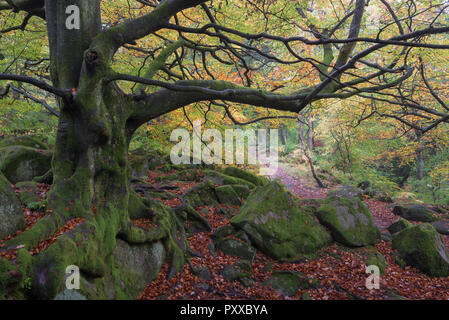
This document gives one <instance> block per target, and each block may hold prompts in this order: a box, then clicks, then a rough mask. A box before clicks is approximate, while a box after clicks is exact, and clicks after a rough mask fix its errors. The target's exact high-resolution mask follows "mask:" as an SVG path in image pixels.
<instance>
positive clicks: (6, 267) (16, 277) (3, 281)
mask: <svg viewBox="0 0 449 320" xmlns="http://www.w3.org/2000/svg"><path fill="white" fill-rule="evenodd" d="M22 278H23V275H22V273H21V272H20V270H19V268H18V267H17V266H16V265H14V264H13V263H12V262H10V261H8V260H6V259H3V258H0V300H6V299H16V298H18V292H17V290H18V289H20V284H21V283H22V281H23V279H22Z"/></svg>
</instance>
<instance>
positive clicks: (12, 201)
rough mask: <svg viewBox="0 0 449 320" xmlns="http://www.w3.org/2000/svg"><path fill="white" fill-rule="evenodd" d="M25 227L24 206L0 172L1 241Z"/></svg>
mask: <svg viewBox="0 0 449 320" xmlns="http://www.w3.org/2000/svg"><path fill="white" fill-rule="evenodd" d="M24 227H25V219H24V217H23V212H22V206H21V204H20V201H19V200H18V199H17V197H16V195H15V192H14V189H13V188H12V187H11V183H10V182H9V181H8V180H7V179H6V178H5V176H4V175H3V174H2V173H1V172H0V239H4V238H6V237H7V236H9V235H11V234H13V233H15V232H16V231H17V230H20V229H23V228H24Z"/></svg>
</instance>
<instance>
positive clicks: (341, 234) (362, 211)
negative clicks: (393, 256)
mask: <svg viewBox="0 0 449 320" xmlns="http://www.w3.org/2000/svg"><path fill="white" fill-rule="evenodd" d="M316 215H317V217H318V219H319V220H320V222H321V224H323V225H324V226H326V227H327V228H328V229H329V230H330V231H331V234H332V237H333V238H334V240H335V241H337V242H340V243H341V244H344V245H346V246H350V247H361V246H366V245H374V244H376V243H377V241H378V240H379V239H380V231H379V229H378V228H377V227H376V226H375V225H374V222H373V217H372V215H371V212H370V210H369V209H368V208H367V207H366V206H365V204H364V203H363V202H362V201H361V200H360V199H358V198H355V197H348V198H343V197H337V196H330V197H329V196H328V197H327V198H326V200H325V202H324V204H323V205H321V206H320V207H319V208H318V210H317V212H316Z"/></svg>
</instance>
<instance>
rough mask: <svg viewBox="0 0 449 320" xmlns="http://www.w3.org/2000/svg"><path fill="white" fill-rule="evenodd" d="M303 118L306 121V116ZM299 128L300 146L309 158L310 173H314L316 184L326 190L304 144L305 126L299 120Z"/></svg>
mask: <svg viewBox="0 0 449 320" xmlns="http://www.w3.org/2000/svg"><path fill="white" fill-rule="evenodd" d="M302 117H303V119H304V116H302ZM298 126H299V134H298V138H299V146H300V147H301V150H302V151H303V153H304V155H305V157H306V158H307V162H308V164H309V167H310V171H311V172H312V176H313V178H314V179H315V181H316V183H317V184H318V187H320V188H326V186H325V185H324V183H323V182H322V181H321V180H320V178H319V177H318V175H317V174H316V172H315V167H314V165H313V161H312V157H311V156H310V153H309V150H308V148H307V146H306V144H305V142H304V124H303V122H302V121H299V120H298Z"/></svg>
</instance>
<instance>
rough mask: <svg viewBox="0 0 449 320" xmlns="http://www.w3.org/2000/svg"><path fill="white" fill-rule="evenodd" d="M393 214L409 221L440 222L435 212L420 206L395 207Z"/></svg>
mask: <svg viewBox="0 0 449 320" xmlns="http://www.w3.org/2000/svg"><path fill="white" fill-rule="evenodd" d="M393 213H394V214H395V215H397V216H400V217H402V218H404V219H407V220H411V221H420V222H433V221H437V220H440V216H439V214H438V213H437V212H435V211H433V210H431V209H429V208H427V207H425V206H423V205H420V204H411V205H404V206H400V205H396V206H395V207H394V208H393Z"/></svg>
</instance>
